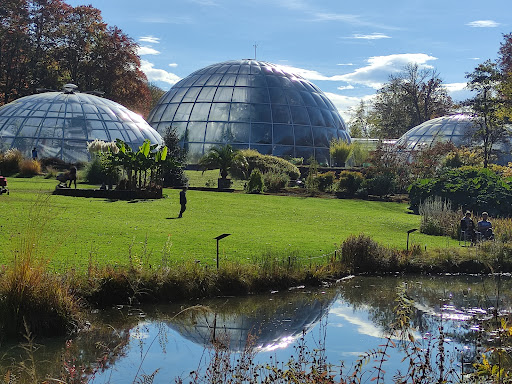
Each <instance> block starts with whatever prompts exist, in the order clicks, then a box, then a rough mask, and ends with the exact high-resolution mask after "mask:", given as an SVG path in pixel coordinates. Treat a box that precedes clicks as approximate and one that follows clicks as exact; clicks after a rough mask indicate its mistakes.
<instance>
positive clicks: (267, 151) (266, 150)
mask: <svg viewBox="0 0 512 384" xmlns="http://www.w3.org/2000/svg"><path fill="white" fill-rule="evenodd" d="M251 149H254V150H256V151H258V152H259V153H261V154H262V155H271V154H272V146H271V145H252V144H251Z"/></svg>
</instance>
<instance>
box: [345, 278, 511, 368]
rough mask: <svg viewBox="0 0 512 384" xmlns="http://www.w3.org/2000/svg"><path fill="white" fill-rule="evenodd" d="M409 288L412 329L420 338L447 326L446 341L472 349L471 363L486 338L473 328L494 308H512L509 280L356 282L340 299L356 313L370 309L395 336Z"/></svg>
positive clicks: (468, 352)
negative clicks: (401, 294) (401, 295)
mask: <svg viewBox="0 0 512 384" xmlns="http://www.w3.org/2000/svg"><path fill="white" fill-rule="evenodd" d="M404 283H405V284H406V294H407V296H408V298H409V299H411V302H412V303H413V306H414V308H413V313H412V316H411V325H412V326H413V327H414V328H415V329H416V330H417V331H418V333H419V334H420V335H421V336H425V335H426V334H427V333H432V334H437V329H438V328H439V327H440V326H441V325H442V326H443V329H444V334H445V337H446V338H449V339H451V340H454V341H456V342H458V343H460V344H464V345H467V347H468V348H469V349H467V350H466V352H465V358H466V359H469V358H472V357H474V356H476V355H477V353H478V352H477V344H478V343H479V342H481V338H482V335H479V334H478V332H474V331H472V330H471V327H472V326H474V325H475V323H477V322H478V319H479V318H481V317H482V316H484V317H485V316H487V317H488V316H490V315H485V313H490V312H492V311H489V309H490V308H493V307H498V308H500V309H501V310H504V311H509V310H510V307H511V302H510V295H509V292H511V291H512V280H511V279H510V277H499V278H498V277H481V276H417V277H356V278H353V279H351V280H346V281H344V282H343V284H342V285H341V286H340V288H339V294H340V297H341V298H342V299H343V300H345V301H347V302H348V303H349V304H351V305H352V306H353V307H354V309H356V310H357V309H359V308H365V309H366V310H367V311H368V313H369V317H370V319H371V320H372V321H373V322H374V323H375V324H376V325H378V326H379V327H380V328H381V329H382V330H383V333H390V332H391V330H392V324H394V322H395V311H394V307H395V306H396V301H395V299H396V297H397V292H398V287H399V286H401V285H402V284H404ZM500 292H501V293H500ZM473 314H475V315H474V316H473ZM477 315H478V316H477Z"/></svg>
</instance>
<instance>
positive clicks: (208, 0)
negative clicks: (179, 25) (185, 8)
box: [190, 0, 219, 7]
mask: <svg viewBox="0 0 512 384" xmlns="http://www.w3.org/2000/svg"><path fill="white" fill-rule="evenodd" d="M190 2H191V3H196V4H199V5H202V6H207V7H218V6H219V4H218V3H217V2H216V1H214V0H190Z"/></svg>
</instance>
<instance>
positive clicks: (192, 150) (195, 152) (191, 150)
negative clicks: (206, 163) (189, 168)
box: [186, 144, 203, 163]
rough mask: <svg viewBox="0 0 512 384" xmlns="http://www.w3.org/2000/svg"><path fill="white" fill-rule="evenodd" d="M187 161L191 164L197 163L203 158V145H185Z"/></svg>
mask: <svg viewBox="0 0 512 384" xmlns="http://www.w3.org/2000/svg"><path fill="white" fill-rule="evenodd" d="M186 147H187V149H188V154H187V159H188V161H189V162H191V163H198V162H199V159H200V158H201V157H202V156H203V144H187V145H186Z"/></svg>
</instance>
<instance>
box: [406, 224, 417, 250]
mask: <svg viewBox="0 0 512 384" xmlns="http://www.w3.org/2000/svg"><path fill="white" fill-rule="evenodd" d="M417 230H418V228H413V229H409V230H408V231H407V250H409V235H410V234H411V233H413V232H414V231H417Z"/></svg>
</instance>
